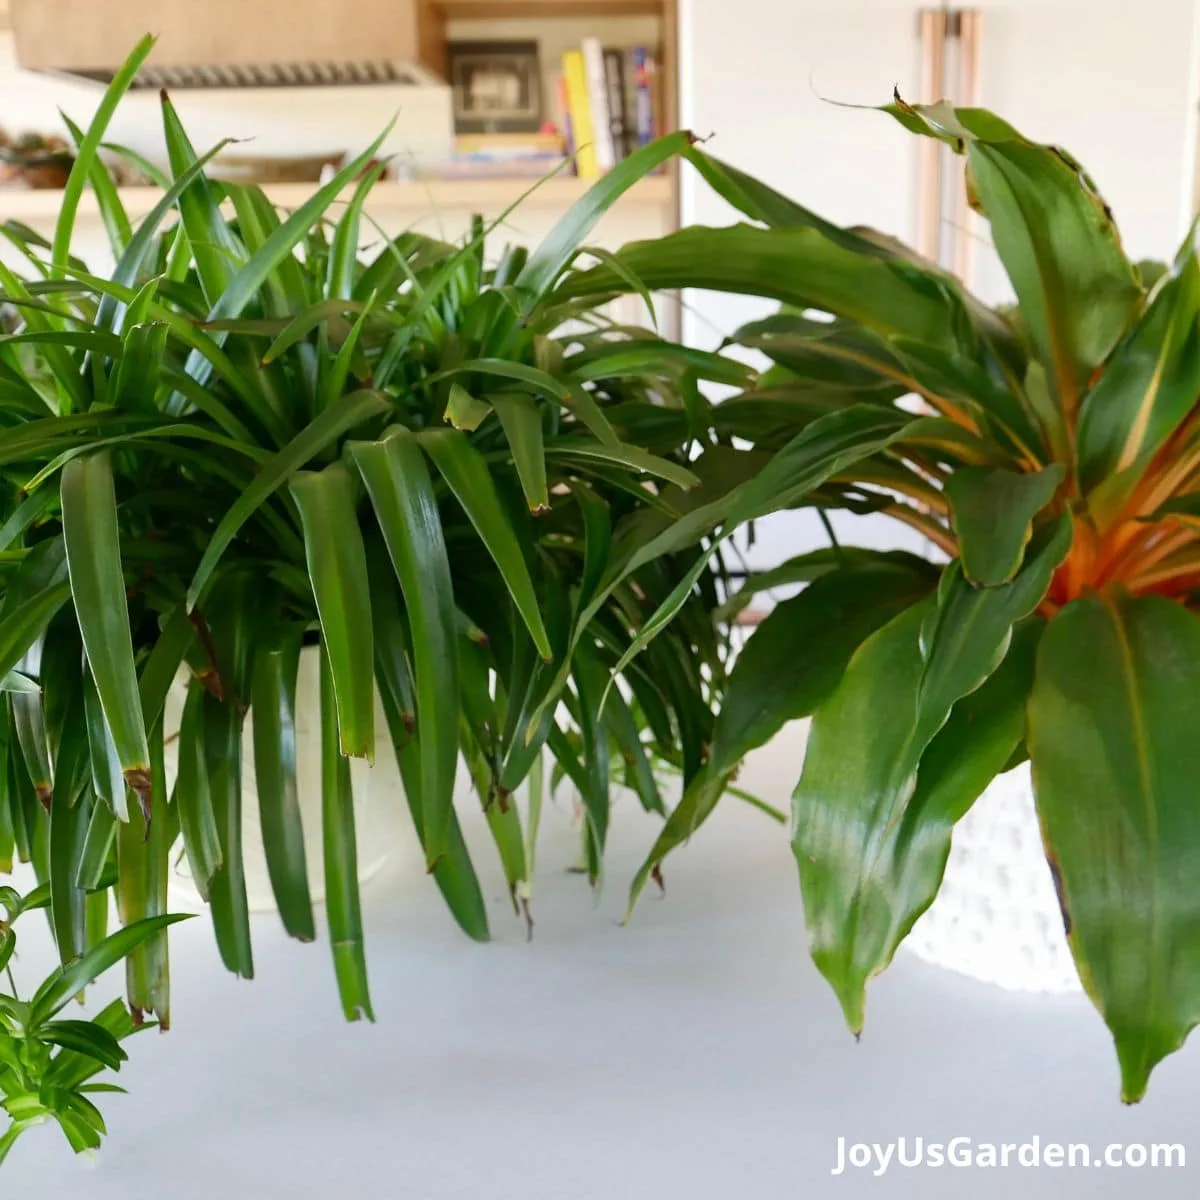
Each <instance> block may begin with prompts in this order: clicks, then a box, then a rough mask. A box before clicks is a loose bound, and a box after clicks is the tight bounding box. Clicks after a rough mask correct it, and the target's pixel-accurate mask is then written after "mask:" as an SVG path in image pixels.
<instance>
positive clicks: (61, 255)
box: [50, 35, 154, 277]
mask: <svg viewBox="0 0 1200 1200" xmlns="http://www.w3.org/2000/svg"><path fill="white" fill-rule="evenodd" d="M153 49H154V38H152V37H150V36H149V35H147V36H146V37H144V38H142V40H141V41H140V42H138V44H137V45H136V46H135V47H134V48H133V51H132V53H131V54H130V55H129V57H128V58H127V59H126V60H125V62H124V63H122V65H121V67H120V69H119V70H118V71H117V73H116V74H115V75H114V76H113V79H112V82H111V83H110V84H109V85H108V87H107V88H106V89H105V91H104V95H103V97H102V98H101V100H100V103H99V105H98V106H97V108H96V115H95V116H94V117H93V118H92V123H91V124H90V125H89V126H88V130H87V133H86V134H85V135H84V137H83V140H82V141H81V142H80V143H79V149H78V152H77V153H76V155H75V161H74V163H73V164H72V166H71V174H70V176H69V177H68V178H67V183H66V187H65V188H64V189H63V194H62V198H61V200H60V201H59V206H58V221H57V223H56V224H55V227H54V244H53V247H52V249H51V255H50V258H51V264H52V269H53V273H54V274H55V275H56V276H59V277H61V276H62V274H63V269H64V268H65V267H66V265H67V262H68V260H69V259H70V255H71V238H72V236H73V235H74V232H75V216H76V214H77V213H78V211H79V200H80V197H81V196H82V195H83V189H84V188H85V187H86V186H87V182H88V179H89V177H90V176H91V174H92V171H93V168H94V167H95V165H96V160H97V154H98V152H99V150H100V145H101V143H102V142H103V141H104V134H105V131H106V130H107V129H108V125H109V122H110V121H111V120H112V118H113V114H114V113H115V112H116V109H117V105H118V104H119V103H120V102H121V98H122V97H123V96H124V95H125V93H126V92H127V91H128V90H129V87H130V85H131V84H132V83H133V81H134V79H135V78H136V77H137V73H138V71H139V70H140V69H141V66H142V64H143V63H144V62H145V61H146V58H147V57H148V56H149V54H150V51H151V50H153Z"/></svg>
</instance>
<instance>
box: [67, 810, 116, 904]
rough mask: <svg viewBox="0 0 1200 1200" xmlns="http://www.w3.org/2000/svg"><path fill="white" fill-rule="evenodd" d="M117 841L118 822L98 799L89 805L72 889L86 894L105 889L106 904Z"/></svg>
mask: <svg viewBox="0 0 1200 1200" xmlns="http://www.w3.org/2000/svg"><path fill="white" fill-rule="evenodd" d="M116 837H117V818H116V817H115V816H113V814H112V810H111V809H110V808H109V807H108V805H107V804H105V803H104V802H103V801H101V800H100V799H99V798H97V799H96V802H95V803H94V804H92V811H91V815H90V816H89V817H88V824H87V834H86V837H85V839H84V844H83V849H82V850H81V851H80V853H79V859H78V862H77V863H76V866H75V886H76V887H78V888H82V889H83V890H84V891H85V892H96V891H100V890H101V888H104V903H105V905H107V904H108V894H107V887H106V881H107V875H108V869H109V860H110V859H111V857H112V849H113V844H114V842H115V841H116Z"/></svg>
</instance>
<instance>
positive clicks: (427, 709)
mask: <svg viewBox="0 0 1200 1200" xmlns="http://www.w3.org/2000/svg"><path fill="white" fill-rule="evenodd" d="M347 451H348V453H349V454H350V457H351V459H352V460H353V462H354V464H355V465H356V466H357V468H358V470H359V472H360V474H361V475H362V478H363V482H364V483H365V484H366V488H367V493H368V495H369V496H370V498H371V504H372V506H373V507H374V509H375V516H376V519H377V520H378V522H379V528H380V531H381V532H382V533H383V537H384V541H385V542H386V544H387V549H388V554H389V555H390V557H391V560H392V565H393V568H394V569H395V572H396V577H397V579H398V580H399V582H400V588H401V591H402V592H403V595H404V605H405V608H406V609H407V611H408V618H409V622H410V625H411V628H412V645H413V655H414V667H415V675H416V690H417V712H418V722H419V724H418V728H419V730H420V738H421V787H422V791H423V795H422V801H421V813H422V828H423V831H424V835H425V853H426V859H427V863H428V865H429V866H430V867H432V866H434V865H435V864H436V863H437V861H438V859H439V858H440V857H441V856H442V854H443V853H444V852H445V849H446V844H447V840H448V838H449V829H450V825H451V818H452V815H453V797H454V776H455V771H456V767H457V762H458V711H459V690H458V653H457V646H456V636H457V635H456V630H455V627H454V619H453V617H454V612H455V607H454V589H453V586H452V584H451V581H450V561H449V558H448V556H447V553H446V542H445V538H444V536H443V533H442V522H441V518H440V516H439V515H438V509H437V500H436V498H435V496H434V491H433V480H432V479H431V478H430V474H429V467H428V465H427V464H426V460H425V456H424V454H423V453H422V451H421V447H420V443H419V442H418V441H417V439H416V438H415V437H414V436H413V435H412V434H411V433H409V432H408V430H406V429H403V428H396V429H394V430H391V431H390V432H389V433H388V434H387V435H386V436H385V437H384V438H383V439H382V440H380V441H377V442H350V443H348V445H347Z"/></svg>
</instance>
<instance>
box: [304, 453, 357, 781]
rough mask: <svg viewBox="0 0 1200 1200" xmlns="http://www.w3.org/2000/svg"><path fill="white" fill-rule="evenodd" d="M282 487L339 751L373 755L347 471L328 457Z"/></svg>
mask: <svg viewBox="0 0 1200 1200" xmlns="http://www.w3.org/2000/svg"><path fill="white" fill-rule="evenodd" d="M290 486H291V492H292V497H293V498H294V499H295V501H296V505H297V507H298V508H299V510H300V520H301V524H302V525H303V527H304V552H305V559H306V561H307V564H308V575H309V580H310V581H311V583H312V589H313V595H314V596H315V597H316V601H317V613H318V615H319V616H320V619H321V636H322V639H323V642H324V645H325V653H326V655H327V656H328V659H329V665H330V669H331V671H332V672H333V690H334V694H335V695H336V696H337V712H338V726H339V728H340V729H341V731H342V753H343V754H347V755H350V756H352V757H355V758H366V759H367V760H368V761H370V760H372V759H373V758H374V754H375V684H374V679H373V676H372V669H373V655H374V651H373V649H372V644H371V599H370V588H369V584H368V581H367V559H366V551H365V550H364V548H363V540H362V533H361V532H360V528H359V524H358V515H357V512H356V508H357V503H358V496H357V492H356V486H355V477H354V475H352V474H351V472H350V468H349V467H347V466H346V465H345V464H344V463H341V462H336V463H333V464H332V465H330V466H328V467H326V468H325V469H324V470H323V471H319V472H317V471H313V472H308V471H306V472H301V473H299V474H297V475H295V476H293V478H292V481H291V485H290Z"/></svg>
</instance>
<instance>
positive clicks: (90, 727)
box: [82, 671, 129, 821]
mask: <svg viewBox="0 0 1200 1200" xmlns="http://www.w3.org/2000/svg"><path fill="white" fill-rule="evenodd" d="M82 687H83V709H84V719H85V721H86V722H87V733H88V756H89V761H90V764H91V770H92V790H93V791H94V792H95V793H96V795H97V796H99V797H100V799H101V800H103V801H104V803H105V804H106V805H107V806H108V809H109V811H110V812H111V813H113V815H114V816H116V817H117V818H119V819H120V820H122V821H127V820H129V806H128V804H127V802H126V796H125V793H126V784H125V776H124V774H123V773H122V771H121V760H120V759H119V758H118V757H117V747H116V745H115V744H114V742H113V739H112V732H111V730H110V729H109V728H108V721H107V719H106V718H105V716H104V709H103V708H102V707H101V704H100V694H99V693H98V692H97V691H96V683H95V680H94V679H93V678H92V674H91V672H90V671H84V672H83V679H82Z"/></svg>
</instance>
